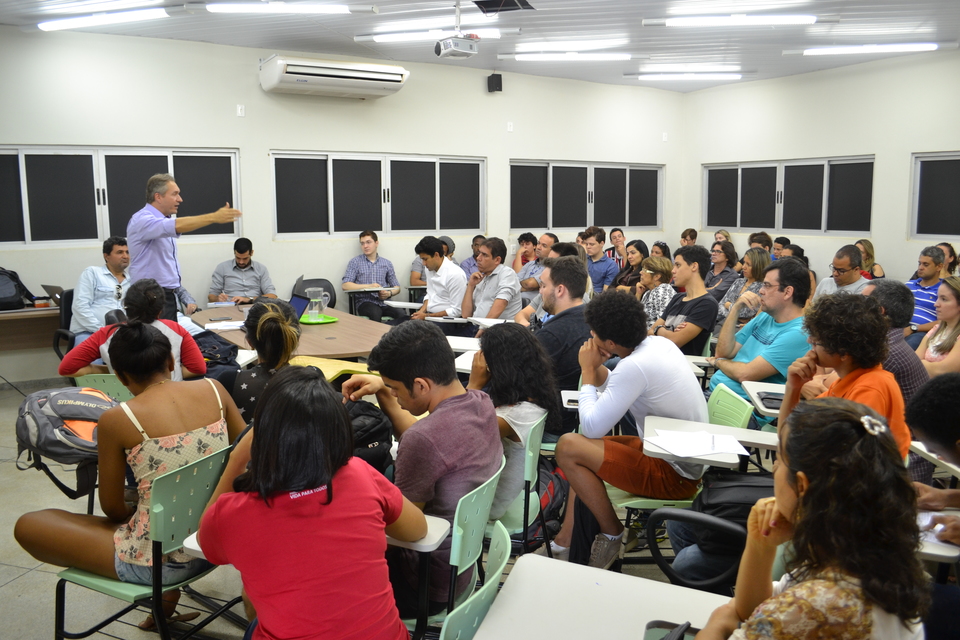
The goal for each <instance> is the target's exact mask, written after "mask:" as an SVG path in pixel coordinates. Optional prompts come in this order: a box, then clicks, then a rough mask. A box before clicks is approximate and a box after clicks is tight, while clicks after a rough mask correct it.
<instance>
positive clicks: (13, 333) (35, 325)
mask: <svg viewBox="0 0 960 640" xmlns="http://www.w3.org/2000/svg"><path fill="white" fill-rule="evenodd" d="M59 328H60V308H59V307H39V308H37V307H27V308H25V309H13V310H10V311H0V336H3V338H2V339H0V351H14V350H18V349H38V348H43V347H47V348H52V345H53V332H54V331H56V330H57V329H59Z"/></svg>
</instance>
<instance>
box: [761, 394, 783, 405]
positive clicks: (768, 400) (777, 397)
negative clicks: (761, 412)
mask: <svg viewBox="0 0 960 640" xmlns="http://www.w3.org/2000/svg"><path fill="white" fill-rule="evenodd" d="M757 397H758V398H760V403H761V404H762V405H763V406H765V407H766V408H767V409H779V408H780V405H782V404H783V394H782V393H775V392H773V391H761V392H760V393H758V394H757Z"/></svg>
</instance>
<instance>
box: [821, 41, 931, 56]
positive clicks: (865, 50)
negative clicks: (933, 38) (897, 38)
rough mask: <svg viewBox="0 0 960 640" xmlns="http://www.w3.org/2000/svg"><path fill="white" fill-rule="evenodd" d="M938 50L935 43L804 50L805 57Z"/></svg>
mask: <svg viewBox="0 0 960 640" xmlns="http://www.w3.org/2000/svg"><path fill="white" fill-rule="evenodd" d="M939 48H940V45H938V44H937V43H936V42H915V43H908V44H863V45H856V46H848V47H815V48H812V49H804V50H803V55H805V56H839V55H852V54H871V53H917V52H919V51H936V50H937V49H939Z"/></svg>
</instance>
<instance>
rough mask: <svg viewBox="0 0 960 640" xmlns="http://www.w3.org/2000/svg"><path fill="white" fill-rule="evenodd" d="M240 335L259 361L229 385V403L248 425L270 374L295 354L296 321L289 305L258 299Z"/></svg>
mask: <svg viewBox="0 0 960 640" xmlns="http://www.w3.org/2000/svg"><path fill="white" fill-rule="evenodd" d="M243 331H244V333H245V334H246V336H247V342H248V343H250V346H251V347H252V348H253V349H254V350H256V352H257V356H258V357H259V359H260V361H259V362H258V363H257V365H256V366H254V367H252V368H250V369H245V370H241V371H240V372H239V373H238V374H237V380H236V382H235V383H234V385H233V400H234V402H236V403H237V407H238V408H239V409H240V415H241V416H243V419H244V420H246V421H248V422H249V421H250V420H251V419H252V418H253V411H254V409H256V407H257V402H258V399H259V398H260V396H261V395H262V393H263V388H264V387H265V386H266V385H267V383H268V382H269V381H270V379H271V378H272V377H273V374H275V373H276V372H277V371H278V370H279V369H280V368H281V367H284V366H286V365H287V363H288V362H290V358H292V357H293V352H294V351H296V350H297V346H298V345H299V344H300V321H299V319H298V318H297V313H296V311H294V309H293V307H292V306H290V303H289V302H284V301H283V300H277V299H275V298H259V299H257V300H256V301H255V302H254V304H253V306H252V307H250V312H249V313H248V314H247V318H246V320H244V321H243Z"/></svg>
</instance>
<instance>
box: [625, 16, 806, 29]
mask: <svg viewBox="0 0 960 640" xmlns="http://www.w3.org/2000/svg"><path fill="white" fill-rule="evenodd" d="M816 21H817V16H805V15H779V16H778V15H773V16H762V15H746V14H738V15H732V16H689V17H681V18H651V19H646V20H643V21H641V24H642V25H643V26H645V27H663V26H666V27H778V26H789V25H802V24H814V23H815V22H816Z"/></svg>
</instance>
